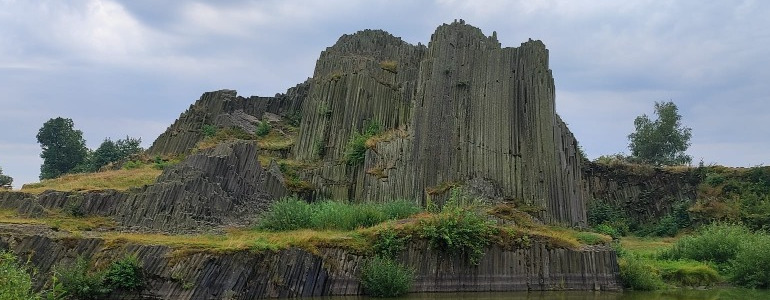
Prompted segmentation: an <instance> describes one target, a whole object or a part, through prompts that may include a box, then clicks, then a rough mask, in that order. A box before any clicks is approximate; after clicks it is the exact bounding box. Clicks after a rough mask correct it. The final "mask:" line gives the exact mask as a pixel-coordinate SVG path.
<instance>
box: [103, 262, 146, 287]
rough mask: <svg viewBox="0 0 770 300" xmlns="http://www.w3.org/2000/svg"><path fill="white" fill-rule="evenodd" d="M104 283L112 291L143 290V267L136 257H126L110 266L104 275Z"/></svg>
mask: <svg viewBox="0 0 770 300" xmlns="http://www.w3.org/2000/svg"><path fill="white" fill-rule="evenodd" d="M104 281H105V283H106V285H107V286H109V287H110V288H111V289H120V290H126V291H137V290H141V289H142V286H143V284H144V275H143V273H142V266H141V264H139V260H138V259H137V258H136V256H134V255H129V256H126V257H124V258H123V259H120V260H117V261H114V262H112V263H111V264H110V266H109V268H107V271H106V273H105V274H104Z"/></svg>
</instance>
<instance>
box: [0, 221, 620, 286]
mask: <svg viewBox="0 0 770 300" xmlns="http://www.w3.org/2000/svg"><path fill="white" fill-rule="evenodd" d="M427 248H428V247H427V245H425V244H420V243H415V244H412V245H410V247H408V249H407V250H406V251H405V252H404V253H403V254H402V256H401V259H400V260H401V261H402V262H403V263H405V264H406V265H408V266H411V267H413V268H415V270H416V281H415V284H414V287H413V288H412V292H449V291H538V290H565V289H566V290H573V289H574V290H618V289H620V285H619V279H618V272H619V271H618V265H617V261H616V259H615V257H616V256H615V253H614V252H613V251H612V250H611V249H609V248H608V247H605V248H595V249H585V250H566V249H549V248H546V247H545V246H544V245H541V244H538V243H534V244H533V245H532V246H531V247H529V248H524V249H518V250H504V249H502V248H500V247H491V248H489V249H487V251H486V255H485V256H484V258H483V259H482V260H481V261H480V263H479V265H478V266H473V265H469V264H468V263H467V262H466V261H465V260H464V259H462V258H458V257H450V256H446V255H445V254H442V253H437V252H435V251H431V250H426V249H427ZM0 249H10V250H12V251H13V252H15V253H17V254H18V255H19V256H23V257H28V256H27V255H31V256H29V257H30V261H31V263H32V264H33V265H34V267H35V269H36V270H38V272H39V274H48V272H49V271H51V270H52V268H53V267H54V266H66V265H67V264H68V263H71V262H72V261H74V260H75V258H76V257H77V256H78V255H82V256H85V257H87V258H91V259H92V262H93V263H94V264H95V265H97V266H106V265H107V264H108V263H109V262H111V261H114V260H117V259H120V258H122V257H124V256H125V255H126V254H134V255H136V256H137V258H138V259H139V261H140V262H141V264H142V266H143V270H144V271H145V272H146V276H145V278H147V280H148V282H147V286H146V288H145V292H144V293H145V294H144V296H148V297H157V298H162V299H257V298H275V297H280V298H285V297H309V296H328V295H358V294H361V293H362V288H361V286H360V285H359V280H358V276H359V272H360V268H361V266H362V264H363V262H364V259H365V257H363V256H360V255H356V254H354V253H351V252H348V251H346V250H342V249H331V248H326V249H319V250H318V252H317V253H315V254H314V253H309V252H307V251H304V250H300V249H288V250H282V251H278V252H263V253H251V252H248V251H240V252H234V253H208V252H205V251H202V252H188V253H186V254H175V253H174V252H173V250H172V249H171V248H168V247H165V246H147V245H131V244H119V245H115V244H108V243H105V242H104V241H103V240H100V239H94V238H80V239H73V238H66V239H55V238H49V237H44V236H40V235H25V234H19V233H9V232H5V231H3V228H0ZM44 281H45V280H41V281H38V284H39V285H42V284H43V283H44Z"/></svg>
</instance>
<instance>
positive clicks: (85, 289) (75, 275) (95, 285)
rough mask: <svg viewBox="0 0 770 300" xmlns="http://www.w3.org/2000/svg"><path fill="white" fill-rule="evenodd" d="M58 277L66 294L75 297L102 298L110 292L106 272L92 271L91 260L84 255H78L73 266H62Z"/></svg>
mask: <svg viewBox="0 0 770 300" xmlns="http://www.w3.org/2000/svg"><path fill="white" fill-rule="evenodd" d="M57 278H58V279H59V280H60V283H61V288H62V290H63V291H64V294H65V295H68V296H71V297H74V298H75V299H100V298H103V297H104V296H106V295H107V294H109V293H110V288H109V287H108V286H107V285H105V282H104V274H102V273H97V272H91V271H90V267H89V261H88V260H86V259H84V258H83V257H82V256H78V258H77V260H75V262H74V264H72V265H71V266H69V267H66V268H62V269H61V272H58V276H57Z"/></svg>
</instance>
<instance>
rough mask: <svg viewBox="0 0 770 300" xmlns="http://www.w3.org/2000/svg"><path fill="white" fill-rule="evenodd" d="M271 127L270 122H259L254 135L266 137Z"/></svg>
mask: <svg viewBox="0 0 770 300" xmlns="http://www.w3.org/2000/svg"><path fill="white" fill-rule="evenodd" d="M272 129H273V127H272V126H270V122H268V121H262V122H259V125H257V130H256V131H255V133H256V134H257V136H266V135H267V134H268V133H270V130H272Z"/></svg>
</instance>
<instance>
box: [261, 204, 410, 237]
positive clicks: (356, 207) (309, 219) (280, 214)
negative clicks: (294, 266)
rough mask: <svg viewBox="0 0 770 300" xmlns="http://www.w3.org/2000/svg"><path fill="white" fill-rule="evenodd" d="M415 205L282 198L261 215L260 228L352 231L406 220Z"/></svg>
mask: <svg viewBox="0 0 770 300" xmlns="http://www.w3.org/2000/svg"><path fill="white" fill-rule="evenodd" d="M419 211H420V209H419V207H417V205H416V204H415V203H414V202H409V201H404V200H399V201H394V202H390V203H356V204H353V203H346V202H341V201H331V200H325V201H320V202H316V203H312V204H310V203H307V202H305V201H304V200H301V199H299V198H295V197H290V198H284V199H281V200H279V201H277V202H275V203H273V205H271V207H270V209H269V210H268V211H267V212H266V213H264V214H263V215H262V216H261V218H260V222H259V225H258V226H259V228H261V229H265V230H272V231H287V230H296V229H304V228H307V229H316V230H354V229H357V228H362V227H371V226H374V225H376V224H379V223H382V222H384V221H387V220H394V219H400V218H406V217H409V216H411V215H412V214H415V213H417V212H419Z"/></svg>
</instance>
